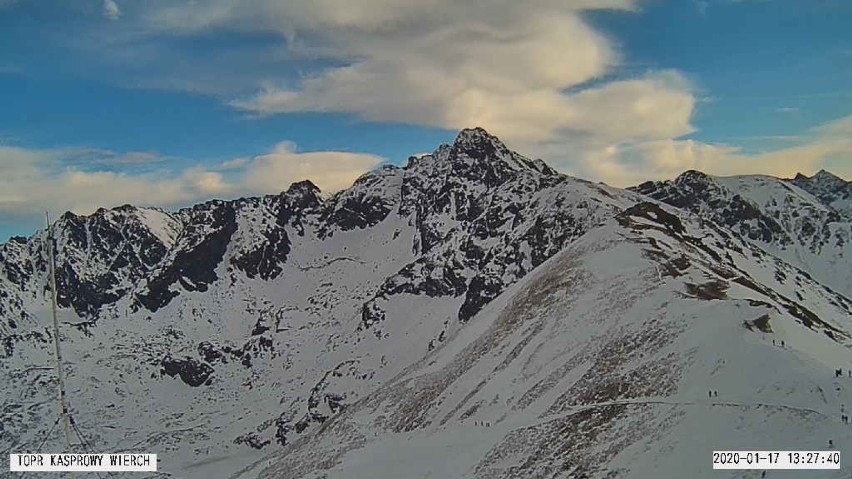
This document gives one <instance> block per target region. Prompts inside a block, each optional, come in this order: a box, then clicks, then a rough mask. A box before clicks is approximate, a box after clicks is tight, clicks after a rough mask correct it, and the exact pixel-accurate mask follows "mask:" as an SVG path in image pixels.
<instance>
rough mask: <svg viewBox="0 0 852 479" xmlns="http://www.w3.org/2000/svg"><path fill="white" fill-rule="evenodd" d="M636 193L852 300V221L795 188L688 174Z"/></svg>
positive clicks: (758, 179) (771, 181)
mask: <svg viewBox="0 0 852 479" xmlns="http://www.w3.org/2000/svg"><path fill="white" fill-rule="evenodd" d="M841 181H842V180H841ZM631 190H633V191H636V192H639V193H642V194H644V195H647V196H649V197H651V198H655V199H658V200H660V201H663V202H666V203H668V204H670V205H673V206H676V207H678V208H683V209H685V210H687V211H691V212H694V213H697V214H700V215H702V216H704V217H705V218H709V219H712V220H713V221H715V222H717V223H719V224H720V225H723V226H725V227H727V228H730V229H731V230H732V231H734V232H735V233H737V234H739V235H741V236H743V237H744V238H747V239H748V240H750V241H752V242H753V243H755V244H757V245H759V246H760V247H761V248H763V249H764V250H766V251H767V252H769V253H771V254H773V255H776V256H778V257H780V258H782V259H784V260H785V261H787V262H789V263H791V264H794V265H796V266H797V267H799V268H801V269H803V270H805V271H807V272H808V273H809V274H811V275H812V276H813V277H815V278H817V279H819V280H820V281H822V282H823V283H824V284H825V285H827V286H829V287H831V288H832V289H834V290H836V291H839V292H841V293H843V294H845V295H846V296H847V297H852V268H849V262H848V258H850V257H852V218H850V217H848V216H846V215H843V214H841V213H838V212H837V211H836V210H834V209H833V208H832V207H830V206H828V205H826V204H824V203H823V202H822V201H821V200H820V199H818V198H816V197H815V196H813V195H812V194H810V193H808V192H807V191H805V190H803V189H801V188H799V187H797V186H795V185H794V184H790V183H789V182H786V181H784V180H780V179H778V178H773V177H769V176H756V175H755V176H735V177H714V176H710V175H706V174H704V173H700V172H696V171H688V172H686V173H684V174H682V175H681V176H679V177H678V178H677V179H675V180H674V181H661V182H647V183H643V184H641V185H639V186H637V187H635V188H631Z"/></svg>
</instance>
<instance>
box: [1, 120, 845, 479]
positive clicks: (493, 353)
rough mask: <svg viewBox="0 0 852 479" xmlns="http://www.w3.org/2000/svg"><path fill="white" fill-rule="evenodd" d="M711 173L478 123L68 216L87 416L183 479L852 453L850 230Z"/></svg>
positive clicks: (100, 432) (25, 423)
mask: <svg viewBox="0 0 852 479" xmlns="http://www.w3.org/2000/svg"><path fill="white" fill-rule="evenodd" d="M718 180H719V181H716V180H715V179H713V178H712V177H707V176H706V175H703V174H700V173H698V172H688V173H685V174H684V175H683V176H682V177H681V178H679V179H678V180H677V181H676V182H674V183H658V184H650V185H647V184H646V185H642V186H640V187H638V188H637V190H638V191H627V190H620V189H617V188H611V187H608V186H605V185H600V184H593V183H591V182H587V181H584V180H580V179H576V178H571V177H567V176H564V175H561V174H558V173H557V172H555V171H554V170H552V169H551V168H550V167H548V166H547V165H546V164H544V163H543V162H542V161H541V160H530V159H528V158H525V157H523V156H522V155H519V154H517V153H515V152H512V151H511V150H509V149H508V148H506V146H505V145H503V144H502V143H501V142H500V141H499V139H497V138H495V137H493V136H492V135H490V134H488V133H487V132H485V131H484V130H482V129H471V130H463V131H462V132H460V133H459V135H458V137H457V138H456V141H455V142H454V143H453V144H451V145H441V146H439V147H438V148H437V149H436V150H435V151H434V152H433V153H431V154H427V155H421V156H418V157H412V158H410V159H409V161H408V163H407V164H406V165H405V166H403V167H396V166H385V167H382V168H380V169H378V170H376V171H373V172H369V173H367V174H365V175H363V176H362V177H361V178H359V179H358V180H357V181H356V182H355V184H354V185H353V186H352V187H350V188H349V189H346V190H344V191H341V192H339V193H336V194H334V195H331V196H330V197H328V198H325V199H324V198H323V197H322V195H321V194H320V191H319V189H317V188H316V186H314V185H313V184H311V183H310V182H308V181H304V182H299V183H295V184H293V185H291V186H290V187H289V188H288V189H287V190H286V191H284V192H282V193H281V194H278V195H268V196H264V197H257V198H242V199H238V200H233V201H220V200H214V201H210V202H207V203H204V204H200V205H196V206H193V207H191V208H185V209H182V210H180V211H176V212H164V211H159V210H150V209H141V208H134V207H132V206H124V207H120V208H116V209H113V210H100V211H98V212H97V213H95V214H94V215H91V216H86V217H81V216H76V215H72V214H70V213H69V214H66V215H64V216H63V217H62V218H60V219H59V220H58V221H57V223H56V225H55V232H56V242H57V250H58V264H59V265H60V267H59V269H58V279H59V291H60V295H59V296H60V321H61V322H62V336H63V337H62V344H63V348H64V354H65V356H66V358H67V364H66V365H65V368H66V371H67V377H68V381H67V382H68V384H69V397H70V401H71V405H72V408H73V411H74V414H75V417H76V419H77V422H78V423H79V424H80V425H81V427H82V428H83V429H84V431H85V432H87V434H88V435H89V437H90V439H91V440H92V441H93V442H94V444H95V445H96V446H97V447H98V448H102V449H104V450H111V451H116V450H145V451H155V452H157V453H158V454H160V457H161V460H162V464H161V470H162V471H164V472H166V473H169V474H172V475H173V476H175V477H190V478H192V477H199V478H200V477H205V478H206V477H211V476H214V477H225V476H230V475H233V474H236V475H238V476H239V477H245V478H249V477H324V475H326V474H327V475H328V477H376V476H377V475H378V476H382V477H427V476H428V475H429V474H431V477H563V476H564V477H572V475H573V477H580V476H582V475H583V474H586V475H588V476H590V477H598V476H600V477H604V476H606V474H614V475H615V476H616V477H621V476H632V477H648V476H649V475H652V474H651V471H657V470H659V471H663V472H664V473H663V474H662V476H661V477H666V476H673V475H675V474H674V472H673V471H676V470H678V469H677V468H678V467H681V468H683V467H686V466H687V465H689V464H695V463H704V462H709V459H707V458H705V457H704V456H703V455H702V454H703V453H704V450H705V449H704V448H706V447H710V445H716V444H721V442H720V441H722V439H724V438H725V437H735V438H736V439H735V440H736V441H739V442H740V443H741V444H742V446H743V447H746V448H755V447H758V446H760V445H761V444H763V443H761V442H760V441H761V440H762V439H761V438H770V439H773V440H775V439H777V441H782V442H783V441H784V440H787V442H783V444H778V447H777V448H783V447H782V446H785V445H787V444H791V443H790V441H789V438H790V437H796V438H799V437H800V438H801V439H802V440H803V441H806V443H802V444H799V445H798V446H797V447H790V448H807V447H813V448H816V449H819V448H821V447H819V445H820V444H818V442H819V441H823V440H824V438H825V437H826V435H831V437H833V438H834V440H835V441H836V442H837V443H838V444H846V445H848V444H849V440H848V435H844V434H846V433H843V431H839V430H836V428H835V423H839V418H836V417H834V416H836V415H837V414H835V413H836V412H837V411H838V407H839V406H838V405H839V404H842V403H845V404H850V403H849V402H848V401H849V400H850V399H852V398H850V397H849V396H848V393H847V389H846V388H847V386H848V384H847V383H846V382H839V380H838V382H834V380H833V370H834V369H835V368H839V367H842V368H843V370H844V372H845V371H846V369H847V368H849V367H852V357H850V353H849V348H850V336H852V334H850V331H852V324H850V315H852V302H850V300H849V299H848V296H849V295H848V294H846V296H844V295H843V294H842V293H843V289H842V286H843V284H842V280H843V278H844V276H843V275H842V273H843V272H844V271H845V272H847V273H848V271H849V270H850V268H849V263H848V260H847V259H846V258H848V254H847V252H846V250H845V249H844V248H846V247H847V246H843V245H840V246H838V244H837V243H835V242H834V241H837V242H838V243H839V240H840V239H843V240H844V241H846V243H845V245H848V244H849V242H848V240H847V239H846V238H848V236H843V235H845V234H847V233H848V230H845V229H844V228H846V227H847V226H846V225H848V222H845V221H846V220H845V219H843V218H842V216H841V215H840V214H839V213H837V211H836V210H833V209H832V207H830V206H826V205H825V204H823V203H820V200H819V199H818V198H817V197H816V196H814V194H812V193H809V192H807V191H806V190H804V189H802V188H799V187H797V186H795V185H790V184H786V183H781V182H780V181H778V180H774V179H772V178H742V179H718ZM643 195H649V196H643ZM650 197H653V198H657V199H658V200H660V201H657V200H655V199H651V198H650ZM666 203H668V204H666ZM795 211H799V212H800V213H801V212H802V211H807V213H808V214H807V215H805V216H803V215H801V214H799V216H796V215H794V212H795ZM808 224H811V226H812V227H813V229H814V231H815V232H814V233H813V234H810V233H808V232H810V228H809V227H808V226H807V225H808ZM826 231H827V232H828V233H825V232H826ZM43 238H44V233H43V232H42V233H39V234H37V235H35V236H33V237H31V238H15V239H13V240H11V241H9V242H8V243H6V244H3V245H0V340H2V343H0V344H2V349H0V380H2V381H4V384H7V385H9V386H8V387H6V388H3V389H2V390H0V424H2V431H3V434H2V437H0V444H2V445H3V446H4V448H5V449H8V450H13V449H14V450H16V451H17V450H26V449H27V448H28V447H33V446H34V445H36V444H38V443H39V442H40V441H41V440H42V436H43V434H44V433H46V431H47V430H48V429H49V427H50V425H51V424H52V422H53V419H54V418H55V411H56V384H55V379H54V375H53V371H52V370H51V369H50V367H51V366H52V364H53V363H52V356H51V354H52V349H51V345H52V339H53V338H52V336H51V333H50V329H49V328H48V325H49V302H48V297H47V296H45V285H46V262H45V258H44V248H43ZM819 261H822V262H819ZM832 261H834V263H832ZM844 268H845V269H844ZM826 278H827V279H826ZM838 284H840V286H838ZM827 286H829V287H827ZM837 291H839V292H840V293H838V292H837ZM772 340H775V341H776V343H778V344H780V342H781V341H784V342H785V346H784V348H781V347H780V345H779V346H775V347H773V346H772ZM830 376H831V377H830ZM754 378H759V381H758V382H757V383H752V382H749V381H752V380H753V379H754ZM708 389H718V390H719V398H718V399H716V398H715V397H714V398H713V399H712V400H709V401H708V399H710V398H707V397H706V394H707V390H708ZM723 394H725V396H723ZM768 418H769V419H771V421H769V419H768ZM479 424H490V426H480V425H479ZM697 428H702V429H701V430H702V431H703V430H704V429H707V428H711V429H713V430H714V431H715V432H713V433H712V434H709V435H708V436H707V438H708V439H707V441H709V442H707V443H704V444H699V443H696V442H694V441H693V442H689V441H674V442H672V440H671V439H666V438H671V437H676V438H682V437H692V436H694V435H695V434H694V431H696V430H698V429H697ZM575 433H576V434H575ZM726 435H728V436H726ZM785 438H786V439H785ZM52 440H54V441H55V442H56V444H59V443H60V438H59V436H58V435H57V436H56V437H55V438H53V439H52ZM713 441H716V442H713ZM750 441H751V442H750ZM843 441H845V442H843ZM711 443H712V444H711ZM766 444H767V448H769V443H766ZM811 444H813V446H811ZM722 445H724V446H725V447H727V446H728V445H730V444H728V443H725V444H722ZM822 448H824V447H822ZM670 449H674V450H678V451H683V453H684V455H683V456H678V457H680V459H678V460H677V461H675V460H673V459H672V457H673V456H672V457H670V456H669V455H663V454H657V455H643V454H640V452H641V451H645V450H670ZM711 449H712V448H711ZM383 451H390V452H383ZM708 457H709V456H708ZM403 458H407V460H406V461H403ZM418 458H420V459H418ZM678 461H680V462H678ZM403 464H406V465H407V466H406V467H407V469H397V468H398V467H401V466H402V465H403ZM243 469H244V471H243V472H244V474H238V472H239V471H240V470H243ZM708 471H709V469H708ZM823 477H832V476H830V475H826V476H823Z"/></svg>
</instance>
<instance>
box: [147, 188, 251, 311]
mask: <svg viewBox="0 0 852 479" xmlns="http://www.w3.org/2000/svg"><path fill="white" fill-rule="evenodd" d="M187 214H188V215H189V217H190V221H189V222H187V223H188V224H187V225H186V226H185V228H184V232H183V237H182V238H181V240H180V244H181V246H183V247H182V248H180V249H179V250H177V252H176V253H175V254H174V257H173V259H172V261H171V262H170V263H168V264H167V265H166V267H165V268H163V269H162V270H160V271H158V272H157V273H156V274H155V275H154V277H153V278H151V279H149V280H148V285H147V286H148V288H147V291H146V292H143V293H141V294H138V295H137V296H136V299H137V300H138V301H139V303H141V304H142V305H143V306H145V308H146V309H148V310H149V311H152V312H153V311H157V310H158V309H160V308H162V307H164V306H166V305H167V304H169V302H171V300H172V299H173V298H174V297H175V296H177V295H178V292H177V291H175V290H173V289H172V286H173V285H178V284H179V285H180V286H181V287H182V288H183V289H184V290H186V291H202V292H203V291H207V288H208V286H209V285H210V284H211V283H213V282H214V281H216V280H217V279H218V276H217V275H216V271H215V270H216V267H217V266H218V265H219V263H221V261H222V259H223V257H224V255H225V250H226V249H227V247H228V242H229V241H230V239H231V235H233V234H234V232H235V231H236V229H237V224H236V213H235V210H234V205H233V204H232V203H225V202H221V201H212V202H209V203H205V204H203V205H198V206H196V207H194V208H192V209H191V210H190V211H189V212H188V213H187Z"/></svg>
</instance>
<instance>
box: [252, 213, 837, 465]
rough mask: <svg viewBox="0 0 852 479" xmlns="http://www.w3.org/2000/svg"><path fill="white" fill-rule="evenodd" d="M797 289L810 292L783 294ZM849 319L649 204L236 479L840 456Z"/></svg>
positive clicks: (586, 239)
mask: <svg viewBox="0 0 852 479" xmlns="http://www.w3.org/2000/svg"><path fill="white" fill-rule="evenodd" d="M778 271H783V272H784V273H783V274H784V275H785V277H786V279H783V280H777V279H776V278H777V277H779V275H778V274H777V272H778ZM763 280H765V281H766V282H765V283H763V282H762V281H763ZM793 283H796V284H798V286H796V287H795V288H796V289H797V290H798V291H800V294H802V296H803V299H801V300H798V299H797V300H790V299H789V298H784V297H782V296H780V295H776V294H775V293H773V292H772V291H773V289H774V288H776V287H777V288H781V287H783V286H784V285H785V284H789V285H791V286H792V284H793ZM762 291H763V292H762ZM796 308H800V309H801V310H805V309H807V310H809V311H815V312H817V314H818V315H819V316H820V317H821V318H830V319H826V321H825V323H824V324H822V323H811V324H807V320H806V319H803V318H804V316H802V315H800V314H799V312H798V310H797V309H796ZM791 310H793V311H796V312H795V313H791V312H790V311H791ZM850 315H852V302H849V301H848V300H846V299H845V298H843V297H842V296H838V295H836V294H833V293H830V292H827V291H826V290H824V289H823V288H821V287H820V286H819V285H818V284H816V283H814V282H813V281H812V280H809V279H807V277H806V276H805V275H804V274H803V273H802V272H801V271H798V270H796V269H795V268H793V267H791V266H789V265H786V264H776V263H775V262H774V261H765V255H764V253H763V252H762V251H760V250H759V249H756V248H754V247H752V246H751V245H749V244H748V243H747V242H743V241H741V240H739V239H737V238H735V237H733V236H732V235H730V233H728V232H726V231H724V230H720V229H717V228H714V227H713V226H712V225H709V224H707V223H704V222H702V221H701V220H699V219H698V218H695V217H692V218H688V219H687V220H686V221H681V219H679V217H678V216H675V212H674V211H673V210H667V209H665V208H662V207H660V206H659V205H656V204H654V203H640V204H638V205H636V206H635V207H632V208H629V209H628V210H626V211H625V212H624V213H622V214H621V215H619V217H618V218H617V219H615V220H612V221H610V222H608V223H607V224H605V225H603V226H601V227H599V228H596V229H594V230H592V231H590V232H589V233H587V234H586V235H585V236H583V237H582V238H580V239H579V240H577V241H575V242H573V243H572V244H570V245H569V246H568V247H567V248H566V249H565V250H564V251H562V252H561V253H559V254H558V255H556V256H555V257H554V258H552V259H550V260H548V261H547V262H545V263H544V264H543V265H541V267H540V268H538V269H536V270H535V271H534V272H533V273H531V274H530V275H528V276H527V277H525V278H524V279H523V280H521V281H520V282H518V283H517V284H515V285H514V286H512V287H510V288H509V290H507V291H506V293H505V294H503V295H501V296H500V297H498V298H497V299H496V300H495V301H493V302H492V303H490V304H489V305H488V306H486V307H485V308H484V309H483V310H482V311H481V312H480V313H479V314H478V315H477V316H476V317H475V318H473V319H472V320H471V321H470V322H469V323H468V324H466V325H465V327H464V329H462V330H461V331H459V332H458V334H456V335H455V336H454V337H453V338H452V339H450V340H449V341H448V342H447V343H445V344H443V345H442V346H440V347H439V348H438V349H437V350H436V351H435V353H434V354H433V355H431V356H429V357H428V358H424V359H423V360H421V361H419V362H418V363H417V364H416V365H414V366H413V367H411V368H408V369H407V370H406V371H405V372H403V373H402V374H400V375H398V376H397V377H396V378H394V380H392V381H391V382H390V383H388V384H385V385H383V386H382V387H381V388H380V389H379V390H378V391H376V392H375V393H373V394H371V395H370V396H369V397H366V398H364V399H362V400H361V401H358V402H357V403H355V404H353V405H352V406H351V407H350V408H348V409H346V410H344V411H342V412H340V413H338V414H337V415H335V416H333V417H331V418H330V419H329V421H328V422H327V423H326V424H324V425H323V428H321V429H320V430H318V431H317V432H316V433H315V434H312V435H310V436H305V437H303V438H300V439H299V440H298V441H297V442H296V443H294V444H293V445H292V446H291V447H289V448H287V449H285V450H283V451H281V452H276V453H274V454H273V455H271V456H269V457H268V458H266V459H264V460H263V461H259V462H258V463H256V464H255V465H254V466H252V467H249V468H247V470H245V471H243V473H242V474H241V475H239V476H238V477H241V478H267V477H276V478H297V477H328V478H335V477H346V478H369V477H377V476H388V477H428V476H430V475H431V476H433V477H477V478H480V477H481V478H492V477H500V478H502V477H521V476H523V477H681V475H682V474H683V472H684V471H690V476H691V477H716V476H717V475H718V472H716V471H712V470H711V469H710V468H709V467H700V468H699V467H696V464H704V463H708V462H709V458H708V457H709V456H708V454H709V451H711V450H712V449H713V448H720V447H723V446H725V447H732V448H738V447H740V448H746V449H761V448H769V449H772V448H780V449H784V448H797V447H813V448H825V447H826V441H827V438H829V437H830V438H833V441H834V442H835V444H837V447H838V448H840V449H841V450H843V449H844V448H848V447H849V446H850V445H852V432H850V431H849V430H848V426H843V425H841V423H840V420H839V414H840V404H843V403H848V401H849V400H850V399H852V389H850V384H849V383H848V381H847V380H845V379H843V380H840V379H835V378H834V368H835V367H843V368H844V370H846V368H848V367H849V366H850V365H852V362H850V355H849V346H850V344H852V342H850V335H849V331H850V327H852V320H850ZM800 316H801V317H800ZM826 331H829V332H833V335H834V337H833V338H832V337H830V336H828V335H827V334H826ZM773 341H774V342H775V345H773ZM782 341H783V342H784V343H783V344H784V346H783V347H782V346H781V344H782ZM708 390H716V391H718V396H712V397H708ZM812 474H813V477H840V476H839V475H837V473H836V472H832V471H826V472H824V473H822V474H820V473H818V472H814V473H812Z"/></svg>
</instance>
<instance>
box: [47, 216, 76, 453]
mask: <svg viewBox="0 0 852 479" xmlns="http://www.w3.org/2000/svg"><path fill="white" fill-rule="evenodd" d="M44 215H45V218H46V219H47V256H48V261H49V263H48V268H49V271H50V278H49V281H50V305H51V309H52V311H53V337H54V340H53V346H54V350H55V352H56V377H57V378H58V379H59V404H60V406H61V407H62V410H61V412H60V414H61V417H62V425H63V426H64V427H65V441H66V442H67V443H68V449H69V450H70V449H71V420H70V419H71V414H70V413H69V411H68V401H67V398H66V397H65V373H64V371H63V370H62V351H61V349H60V347H59V320H58V319H57V318H56V268H55V266H54V257H53V228H52V227H51V225H50V214H49V213H47V212H45V213H44Z"/></svg>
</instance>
